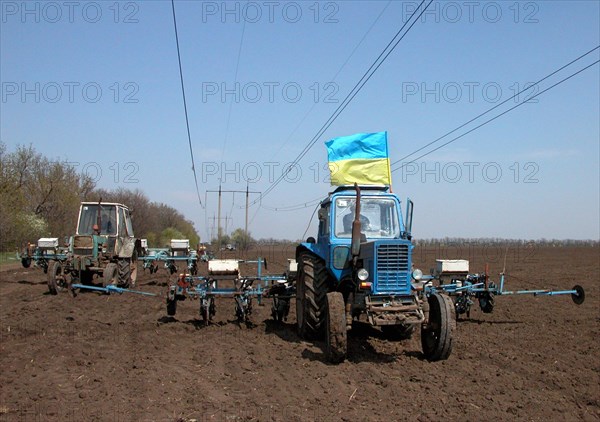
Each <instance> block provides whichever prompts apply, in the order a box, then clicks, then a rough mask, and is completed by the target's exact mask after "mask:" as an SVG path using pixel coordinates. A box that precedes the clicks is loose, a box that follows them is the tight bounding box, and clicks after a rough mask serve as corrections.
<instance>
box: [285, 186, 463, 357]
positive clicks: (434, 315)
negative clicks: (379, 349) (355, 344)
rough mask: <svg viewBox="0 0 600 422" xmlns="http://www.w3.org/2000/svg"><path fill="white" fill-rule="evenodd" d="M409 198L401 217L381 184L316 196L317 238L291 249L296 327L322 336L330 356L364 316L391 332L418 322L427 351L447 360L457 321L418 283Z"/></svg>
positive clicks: (410, 329)
mask: <svg viewBox="0 0 600 422" xmlns="http://www.w3.org/2000/svg"><path fill="white" fill-rule="evenodd" d="M412 210H413V203H412V201H410V200H408V201H407V207H406V221H403V220H402V213H401V207H400V200H399V199H398V197H397V196H396V195H394V194H393V193H391V192H390V190H389V187H387V186H358V185H356V184H355V185H354V186H340V187H338V188H337V189H336V190H335V191H334V192H332V193H330V194H329V196H328V197H327V198H326V199H324V200H323V201H322V202H321V206H320V209H319V212H318V218H319V232H318V235H317V238H316V239H315V238H313V237H309V238H308V239H307V241H306V242H305V243H301V244H300V245H298V247H297V248H296V260H297V262H298V275H297V297H296V314H297V325H298V333H299V335H300V336H301V337H302V338H305V339H322V338H325V340H326V355H327V358H328V360H329V361H331V362H333V363H339V362H341V361H343V360H344V359H345V358H346V355H347V352H348V342H347V332H348V330H350V329H351V328H352V323H353V321H354V320H357V319H359V318H360V317H361V316H366V320H367V321H368V323H369V324H371V325H373V326H376V327H380V328H381V330H382V331H383V333H384V334H385V335H386V336H387V337H388V338H390V339H406V338H409V337H411V336H412V334H413V333H414V332H415V331H416V329H417V328H418V327H420V329H421V343H422V347H423V353H424V355H425V357H426V358H427V359H428V360H430V361H437V360H443V359H447V358H448V356H449V355H450V353H451V350H452V334H453V330H454V328H455V324H456V322H455V314H454V312H455V311H454V305H453V303H452V300H451V298H450V297H448V295H443V294H438V293H432V292H429V291H427V290H424V289H423V283H422V282H419V280H418V279H419V278H420V277H419V276H420V275H421V274H422V273H421V272H420V270H415V271H414V276H413V271H412V250H413V245H412V243H411V233H410V232H411V226H412Z"/></svg>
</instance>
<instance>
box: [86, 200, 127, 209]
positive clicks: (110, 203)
mask: <svg viewBox="0 0 600 422" xmlns="http://www.w3.org/2000/svg"><path fill="white" fill-rule="evenodd" d="M81 205H98V202H94V201H85V202H82V203H81ZM100 205H109V206H110V205H114V206H117V207H120V208H125V209H126V210H129V207H128V206H127V205H123V204H119V203H117V202H100Z"/></svg>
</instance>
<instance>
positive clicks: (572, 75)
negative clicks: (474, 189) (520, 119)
mask: <svg viewBox="0 0 600 422" xmlns="http://www.w3.org/2000/svg"><path fill="white" fill-rule="evenodd" d="M598 63H600V60H596V61H595V62H594V63H592V64H589V65H587V66H586V67H584V68H583V69H580V70H578V71H577V72H575V73H572V74H571V75H569V76H567V77H566V78H564V79H561V80H560V81H558V82H556V83H555V84H553V85H551V86H549V87H548V88H546V89H544V90H543V91H540V92H538V93H537V94H535V95H532V96H531V97H529V98H528V99H526V100H524V101H523V102H520V103H519V104H517V105H515V106H513V107H511V108H509V109H508V110H505V111H503V112H502V113H500V114H498V115H497V116H494V117H492V118H491V119H488V120H486V121H485V122H483V123H481V124H480V125H477V126H475V127H474V128H473V129H470V130H468V131H467V132H465V133H463V134H462V135H459V136H457V137H456V138H453V139H451V140H449V141H448V142H445V143H443V144H442V145H440V146H438V147H436V148H434V149H432V150H431V151H429V152H426V153H425V154H422V155H420V156H419V157H417V158H415V159H414V160H411V161H409V162H407V163H404V164H402V165H401V166H400V167H397V168H395V169H393V170H392V171H396V170H400V169H401V168H403V167H404V166H406V165H407V164H409V163H414V162H415V161H417V160H419V159H421V158H423V157H425V156H427V155H429V154H431V153H433V152H435V151H437V150H439V149H441V148H443V147H445V146H446V145H449V144H451V143H452V142H454V141H457V140H459V139H460V138H462V137H463V136H466V135H468V134H469V133H471V132H473V131H475V130H477V129H479V128H480V127H482V126H485V125H487V124H488V123H490V122H493V121H494V120H496V119H497V118H499V117H501V116H504V115H505V114H507V113H508V112H510V111H512V110H514V109H515V108H517V107H520V106H522V105H523V104H526V103H527V102H529V101H531V100H533V99H534V98H537V97H539V96H540V95H542V94H543V93H544V92H546V91H549V90H551V89H552V88H554V87H555V86H558V85H560V84H562V83H563V82H566V81H568V80H569V79H571V78H573V77H574V76H577V75H578V74H580V73H581V72H583V71H584V70H587V69H589V68H590V67H592V66H594V65H596V64H598ZM411 155H412V154H411Z"/></svg>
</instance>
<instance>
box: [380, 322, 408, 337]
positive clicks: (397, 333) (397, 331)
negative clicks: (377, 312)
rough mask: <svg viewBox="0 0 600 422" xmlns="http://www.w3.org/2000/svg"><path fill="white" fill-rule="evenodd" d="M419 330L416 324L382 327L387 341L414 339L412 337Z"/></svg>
mask: <svg viewBox="0 0 600 422" xmlns="http://www.w3.org/2000/svg"><path fill="white" fill-rule="evenodd" d="M416 330H417V326H416V325H415V324H401V325H382V326H381V332H382V333H383V335H384V336H385V338H386V339H387V340H390V341H401V340H408V339H410V338H412V335H413V334H414V332H415V331H416Z"/></svg>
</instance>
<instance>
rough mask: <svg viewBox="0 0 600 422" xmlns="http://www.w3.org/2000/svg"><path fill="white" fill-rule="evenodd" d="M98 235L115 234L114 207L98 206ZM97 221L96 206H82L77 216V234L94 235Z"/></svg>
mask: <svg viewBox="0 0 600 422" xmlns="http://www.w3.org/2000/svg"><path fill="white" fill-rule="evenodd" d="M100 218H101V224H100V234H105V235H115V234H117V207H116V206H114V205H100ZM97 221H98V205H97V204H93V205H82V206H81V215H80V216H79V227H78V229H77V234H80V235H89V234H94V229H93V227H94V224H96V223H97Z"/></svg>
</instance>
